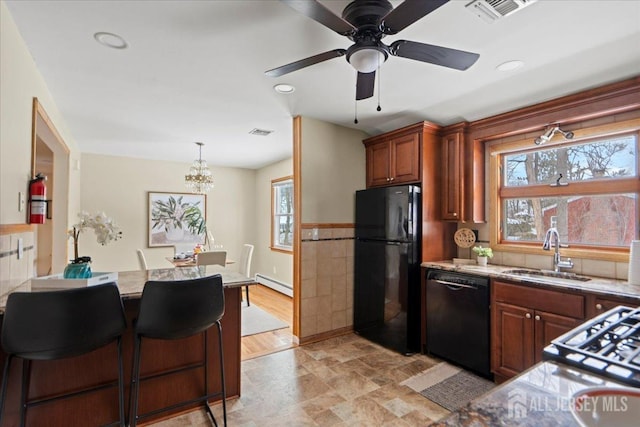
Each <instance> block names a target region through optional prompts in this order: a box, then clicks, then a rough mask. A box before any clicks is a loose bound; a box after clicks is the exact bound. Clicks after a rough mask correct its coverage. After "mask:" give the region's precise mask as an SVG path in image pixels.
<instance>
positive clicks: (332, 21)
mask: <svg viewBox="0 0 640 427" xmlns="http://www.w3.org/2000/svg"><path fill="white" fill-rule="evenodd" d="M280 1H281V2H282V3H285V4H286V5H287V6H289V7H291V8H292V9H295V10H297V11H298V12H300V13H302V14H303V15H306V16H308V17H309V18H311V19H313V20H314V21H317V22H319V23H321V24H322V25H324V26H325V27H327V28H329V29H331V30H333V31H335V32H336V33H338V34H340V35H343V36H348V35H351V34H353V33H355V31H356V27H354V26H353V25H351V24H350V23H349V22H347V21H345V20H344V19H342V18H341V17H339V16H338V15H336V14H334V13H333V12H331V11H330V10H329V9H327V8H326V7H324V6H323V5H322V4H321V3H319V2H318V1H317V0H280Z"/></svg>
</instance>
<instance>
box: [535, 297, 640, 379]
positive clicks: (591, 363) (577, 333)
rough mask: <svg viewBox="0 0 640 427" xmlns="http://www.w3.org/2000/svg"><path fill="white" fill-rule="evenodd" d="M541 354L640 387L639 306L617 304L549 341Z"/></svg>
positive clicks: (549, 358)
mask: <svg viewBox="0 0 640 427" xmlns="http://www.w3.org/2000/svg"><path fill="white" fill-rule="evenodd" d="M543 358H544V359H546V360H555V361H558V362H562V363H565V364H568V365H572V366H576V367H578V368H582V369H585V370H587V371H590V372H594V373H597V374H600V375H603V376H606V377H609V378H613V379H617V380H619V381H621V382H623V383H625V384H629V385H632V386H635V387H640V308H631V307H625V306H618V307H616V308H613V309H611V310H609V311H607V312H605V313H603V314H601V315H599V316H597V317H595V318H593V319H591V320H589V321H587V322H585V323H584V324H582V325H581V326H578V327H577V328H575V329H573V330H571V331H569V332H567V333H566V334H564V335H561V336H560V337H558V338H556V339H555V340H553V341H551V344H550V345H549V346H547V347H546V348H545V349H544V352H543Z"/></svg>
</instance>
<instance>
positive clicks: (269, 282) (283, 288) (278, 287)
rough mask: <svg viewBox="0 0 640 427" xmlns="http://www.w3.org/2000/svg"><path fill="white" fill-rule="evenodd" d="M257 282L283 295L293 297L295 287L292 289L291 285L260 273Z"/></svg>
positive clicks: (257, 275)
mask: <svg viewBox="0 0 640 427" xmlns="http://www.w3.org/2000/svg"><path fill="white" fill-rule="evenodd" d="M256 282H258V283H260V284H261V285H265V286H268V287H269V288H271V289H273V290H274V291H278V292H280V293H282V294H285V295H288V296H290V297H293V287H291V285H290V284H288V283H284V282H281V281H279V280H276V279H272V278H271V277H267V276H265V275H262V274H260V273H257V274H256Z"/></svg>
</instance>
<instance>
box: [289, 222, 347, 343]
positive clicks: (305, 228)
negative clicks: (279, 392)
mask: <svg viewBox="0 0 640 427" xmlns="http://www.w3.org/2000/svg"><path fill="white" fill-rule="evenodd" d="M314 229H317V239H314V237H315V236H314ZM301 234H302V245H301V248H302V249H301V256H300V259H301V264H302V265H301V273H300V275H301V298H300V303H301V319H300V337H301V338H302V341H305V338H307V339H308V338H309V337H313V336H316V335H322V334H327V333H331V332H334V331H335V332H339V331H346V330H350V329H351V327H352V325H353V250H354V226H353V224H303V225H302V233H301Z"/></svg>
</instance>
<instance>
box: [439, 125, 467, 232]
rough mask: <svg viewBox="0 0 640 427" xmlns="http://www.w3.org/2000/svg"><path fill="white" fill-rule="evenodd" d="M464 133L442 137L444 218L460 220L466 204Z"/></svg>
mask: <svg viewBox="0 0 640 427" xmlns="http://www.w3.org/2000/svg"><path fill="white" fill-rule="evenodd" d="M463 141H464V134H462V133H461V132H454V133H450V134H448V135H445V136H444V137H442V219H445V220H453V221H458V220H460V219H461V218H462V209H463V206H464V176H463V174H462V171H463V156H462V151H463V150H462V149H463V146H462V144H463Z"/></svg>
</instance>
